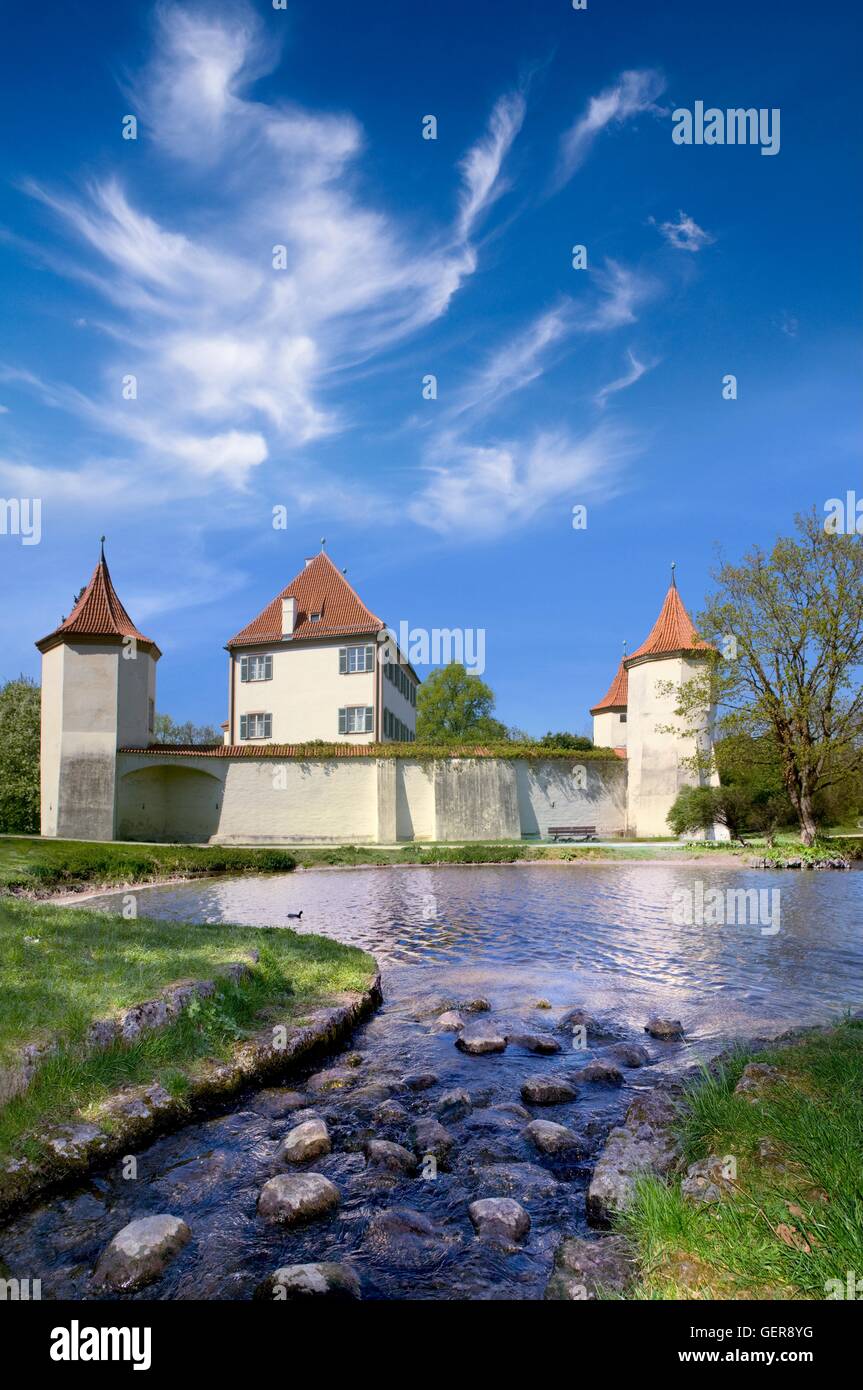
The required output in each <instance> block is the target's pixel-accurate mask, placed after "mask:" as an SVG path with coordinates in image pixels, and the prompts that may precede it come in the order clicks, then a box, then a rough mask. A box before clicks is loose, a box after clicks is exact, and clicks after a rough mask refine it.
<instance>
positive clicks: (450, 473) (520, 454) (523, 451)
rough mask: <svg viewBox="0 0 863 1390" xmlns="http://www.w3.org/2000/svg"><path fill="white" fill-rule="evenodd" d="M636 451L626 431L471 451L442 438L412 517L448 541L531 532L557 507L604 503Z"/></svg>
mask: <svg viewBox="0 0 863 1390" xmlns="http://www.w3.org/2000/svg"><path fill="white" fill-rule="evenodd" d="M635 452H636V450H635V446H634V444H633V442H632V441H631V440H630V439H629V438H628V437H627V436H626V435H625V434H623V433H622V432H617V431H613V430H611V429H608V428H600V429H596V430H593V431H592V432H590V433H588V434H586V435H584V436H582V437H580V438H576V437H574V436H573V435H572V434H571V433H570V432H569V430H567V429H564V428H560V429H546V430H540V431H538V432H537V433H535V434H534V435H533V436H531V437H530V438H529V439H518V440H504V441H500V442H497V443H492V444H484V445H475V444H467V443H465V442H464V441H463V440H462V439H461V438H459V437H458V436H447V435H443V436H441V437H440V438H439V439H438V440H437V441H436V442H435V445H434V447H433V449H432V450H430V451H429V455H428V459H427V464H426V467H427V470H428V472H429V475H430V476H429V480H428V482H427V484H426V486H425V487H424V488H423V489H422V490H421V491H420V493H419V494H418V495H417V496H416V497H415V498H414V499H413V501H412V502H411V503H410V505H409V508H408V510H409V515H410V516H411V518H412V519H413V520H414V521H416V522H417V523H418V524H419V525H420V526H425V527H427V528H429V529H430V530H433V531H436V532H438V533H439V534H441V535H444V536H447V537H448V538H451V539H471V538H485V539H490V538H494V537H497V536H500V535H502V534H504V533H506V532H507V531H509V530H511V529H513V528H514V527H517V526H523V525H526V524H527V523H528V522H530V521H532V520H533V519H534V518H535V517H536V516H538V515H539V514H540V513H541V512H544V511H546V510H547V509H548V508H549V507H550V506H552V505H553V504H554V503H559V504H563V503H564V502H566V503H567V504H569V503H570V502H585V501H587V500H589V499H596V500H601V499H607V498H609V497H611V496H613V495H614V493H615V492H616V491H617V487H618V475H619V473H620V471H621V469H622V468H623V466H624V464H625V463H626V462H627V461H628V460H629V459H630V458H631V457H632V456H633V455H634V453H635Z"/></svg>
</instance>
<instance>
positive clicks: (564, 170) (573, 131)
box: [552, 68, 665, 191]
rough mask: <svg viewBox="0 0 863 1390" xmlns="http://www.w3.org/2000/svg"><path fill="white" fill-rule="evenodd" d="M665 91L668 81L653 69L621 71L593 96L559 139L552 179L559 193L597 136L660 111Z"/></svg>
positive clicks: (584, 157)
mask: <svg viewBox="0 0 863 1390" xmlns="http://www.w3.org/2000/svg"><path fill="white" fill-rule="evenodd" d="M664 90H665V78H664V77H663V76H662V74H661V73H659V72H656V71H654V70H653V69H652V68H641V69H633V70H630V71H628V72H622V73H621V74H620V76H619V77H618V79H617V81H616V82H614V83H612V85H611V86H610V87H606V88H605V89H604V90H603V91H601V92H600V93H599V94H598V95H597V96H594V97H591V98H590V101H589V102H588V103H587V106H586V108H585V109H584V111H583V112H582V114H581V115H580V116H579V117H578V119H577V120H576V121H574V122H573V124H572V125H571V126H570V127H569V129H568V130H566V131H565V132H564V134H563V135H562V136H561V139H560V149H559V152H558V160H557V168H556V170H555V173H554V178H553V184H552V186H553V189H554V190H555V191H556V190H558V189H560V188H563V186H564V184H566V183H568V182H569V180H570V179H571V178H572V176H573V174H574V173H575V172H576V171H577V170H578V169H580V167H581V165H582V164H583V163H584V161H585V160H586V159H587V156H588V155H589V153H590V151H591V149H592V148H593V145H594V142H595V140H596V138H597V136H598V135H600V134H601V133H602V131H604V130H605V129H607V127H608V126H610V125H622V124H623V123H624V121H628V120H631V119H632V117H634V116H640V115H642V114H643V113H644V112H655V113H658V112H659V108H658V107H657V105H656V102H657V98H658V97H660V96H661V95H662V93H663V92H664Z"/></svg>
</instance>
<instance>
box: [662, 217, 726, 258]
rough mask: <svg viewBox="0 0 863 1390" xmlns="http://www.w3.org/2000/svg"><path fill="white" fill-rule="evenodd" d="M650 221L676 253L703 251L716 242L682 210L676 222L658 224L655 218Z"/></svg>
mask: <svg viewBox="0 0 863 1390" xmlns="http://www.w3.org/2000/svg"><path fill="white" fill-rule="evenodd" d="M649 221H650V223H651V224H652V225H653V226H655V227H656V228H657V229H658V231H659V232H660V233H661V235H662V236H664V237H665V240H666V241H667V242H668V244H669V246H673V247H674V249H675V250H676V251H701V250H702V248H703V247H705V246H710V245H712V243H713V242H714V241H715V240H716V238H715V237H713V236H711V235H710V233H709V232H706V231H705V230H704V228H703V227H699V225H698V223H697V222H696V221H695V219H694V218H693V217H690V216H689V214H688V213H687V212H684V211H683V210H682V209H681V210H680V212H678V214H677V221H676V222H657V221H656V219H655V218H653V217H651V218H649Z"/></svg>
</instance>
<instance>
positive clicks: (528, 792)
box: [516, 753, 626, 838]
mask: <svg viewBox="0 0 863 1390" xmlns="http://www.w3.org/2000/svg"><path fill="white" fill-rule="evenodd" d="M516 784H517V789H518V810H519V820H520V823H521V827H522V833H523V834H531V835H534V834H535V835H539V836H541V837H543V838H544V837H546V836H547V835H548V832H549V829H550V828H551V827H552V826H555V825H595V826H596V828H597V834H598V835H599V836H600V837H606V836H614V835H622V834H623V833H624V832H625V830H626V762H625V761H624V760H623V759H622V758H616V759H614V761H607V762H606V761H601V762H600V761H597V760H594V759H586V760H585V761H584V762H583V763H579V762H578V754H577V753H575V754H573V759H572V760H571V761H570V760H567V761H565V762H564V761H563V760H561V761H557V760H555V761H553V762H552V761H548V762H540V763H536V762H528V761H527V760H524V761H521V762H518V763H516Z"/></svg>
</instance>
